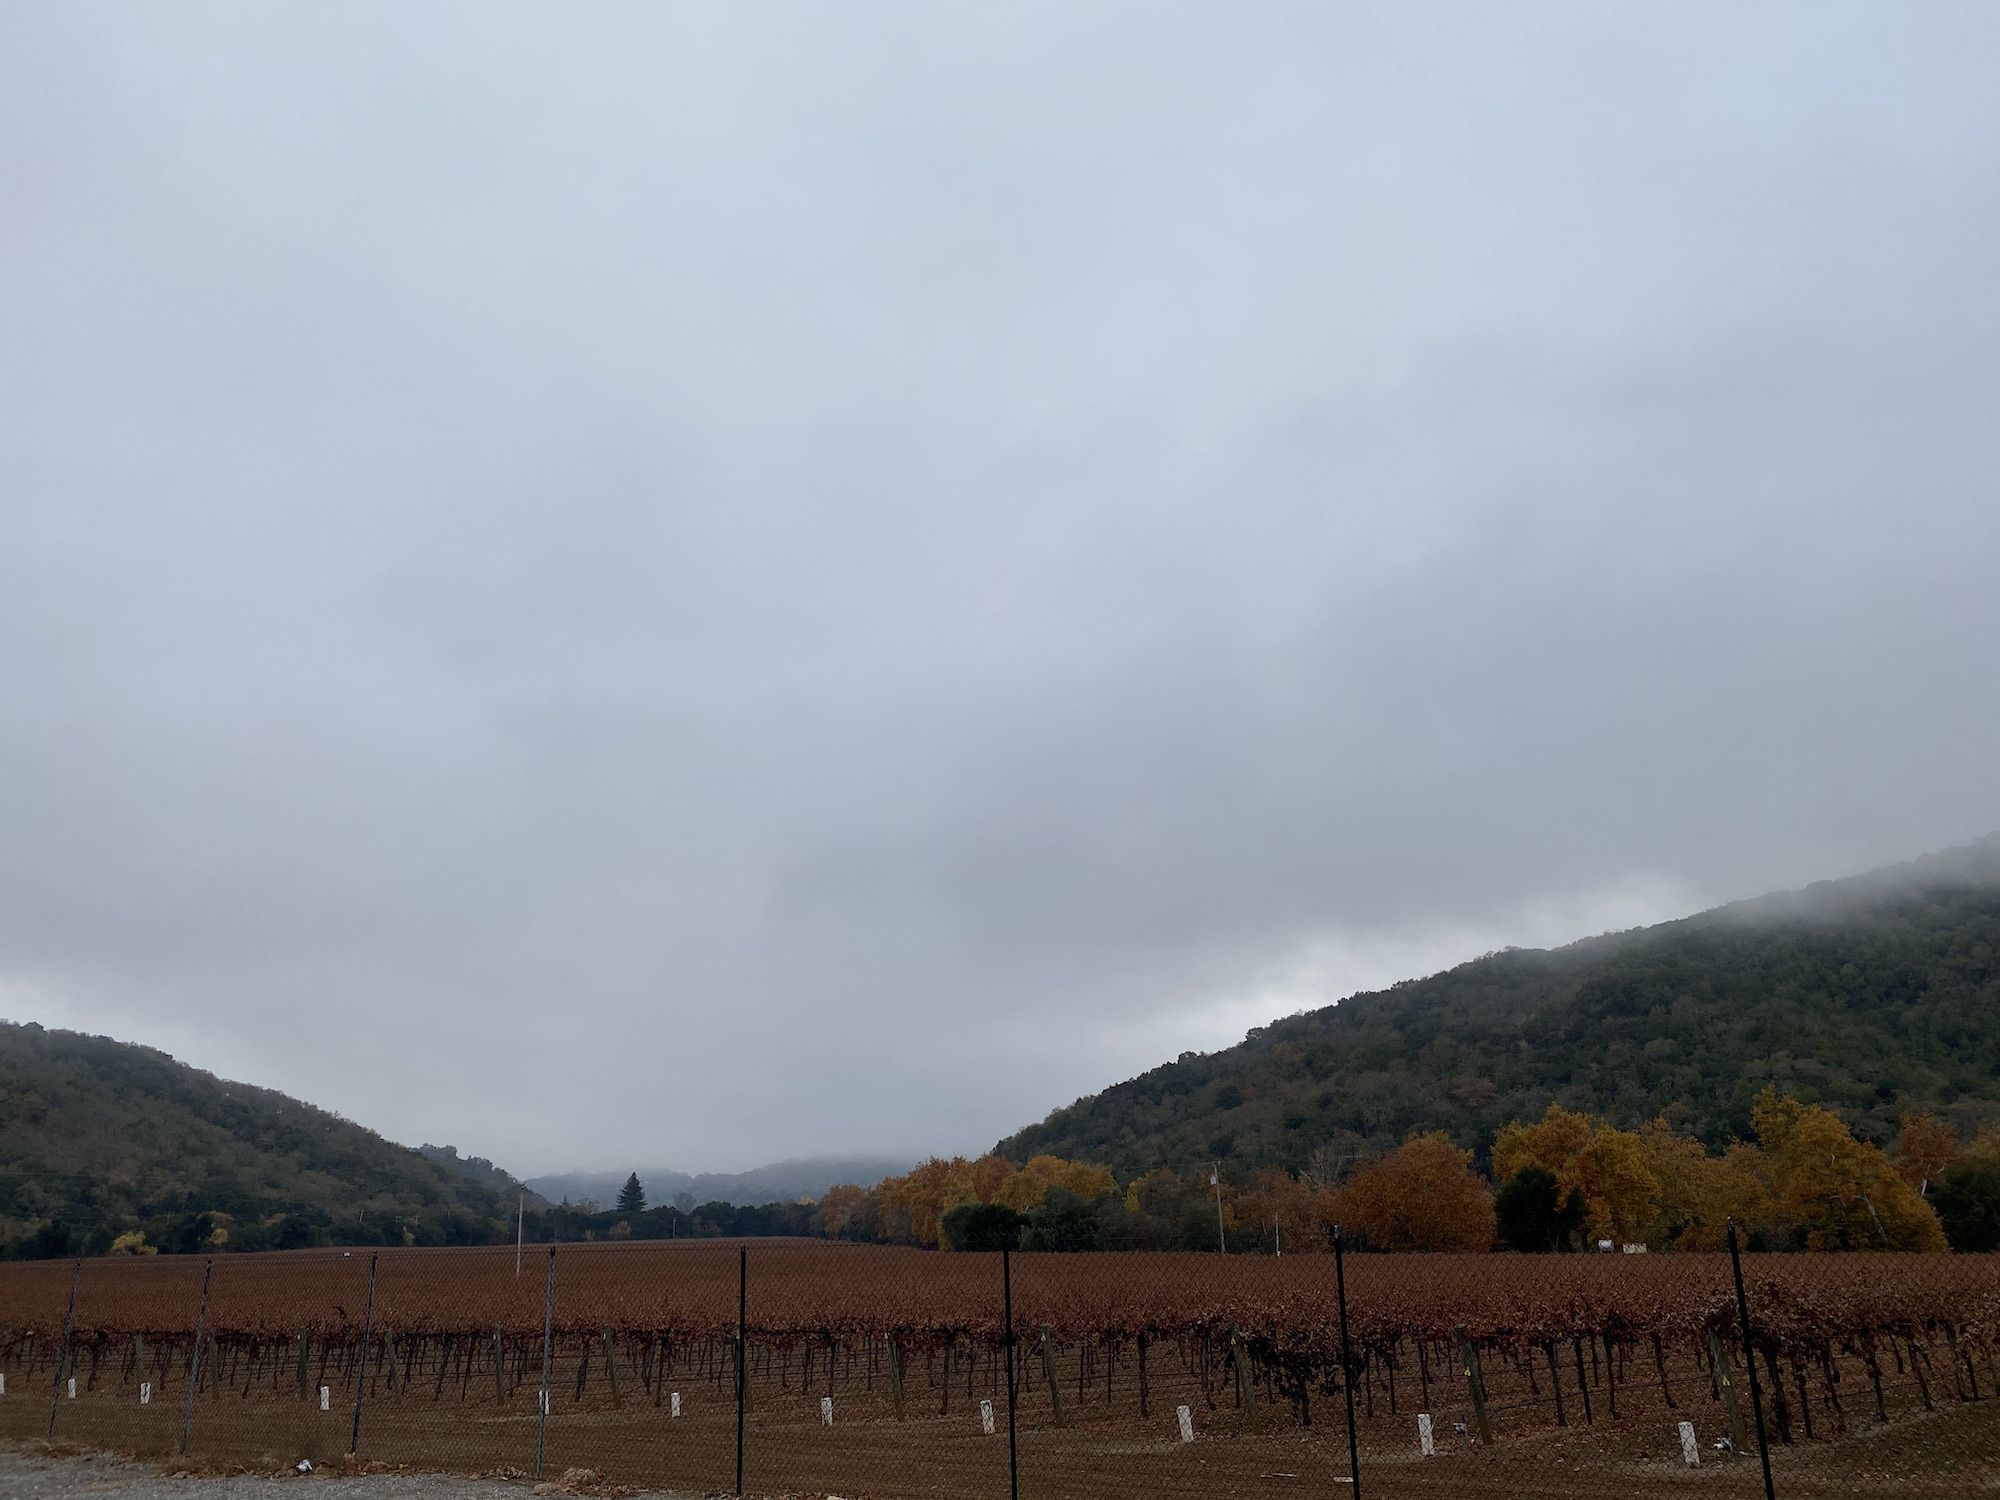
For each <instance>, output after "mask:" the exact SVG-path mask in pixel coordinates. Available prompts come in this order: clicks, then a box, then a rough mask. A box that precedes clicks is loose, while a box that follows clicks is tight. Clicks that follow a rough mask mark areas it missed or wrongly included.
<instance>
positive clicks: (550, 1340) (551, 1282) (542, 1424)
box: [535, 1245, 556, 1479]
mask: <svg viewBox="0 0 2000 1500" xmlns="http://www.w3.org/2000/svg"><path fill="white" fill-rule="evenodd" d="M555 1333H556V1247H555V1246H554V1245H551V1246H549V1275H548V1281H547V1284H546V1286H545V1287H544V1288H543V1291H542V1389H541V1394H540V1395H538V1396H537V1397H536V1398H535V1478H537V1479H540V1478H541V1477H542V1450H543V1448H544V1447H546V1446H547V1443H548V1438H549V1356H550V1354H551V1352H552V1349H553V1345H554V1341H555Z"/></svg>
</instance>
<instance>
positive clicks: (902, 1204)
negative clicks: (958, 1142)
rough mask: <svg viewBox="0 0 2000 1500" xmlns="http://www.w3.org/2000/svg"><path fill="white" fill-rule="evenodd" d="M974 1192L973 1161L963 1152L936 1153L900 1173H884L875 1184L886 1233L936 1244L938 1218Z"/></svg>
mask: <svg viewBox="0 0 2000 1500" xmlns="http://www.w3.org/2000/svg"><path fill="white" fill-rule="evenodd" d="M971 1192H972V1163H970V1162H968V1161H967V1160H966V1159H965V1158H964V1157H962V1156H953V1157H942V1156H933V1157H931V1158H930V1159H929V1160H928V1161H922V1162H918V1163H917V1165H916V1166H914V1167H912V1168H911V1169H910V1170H909V1171H908V1172H906V1173H904V1174H903V1175H902V1176H901V1177H885V1178H883V1179H882V1181H881V1182H880V1183H878V1184H877V1185H876V1188H875V1201H876V1203H877V1204H878V1205H879V1207H880V1209H881V1217H882V1229H883V1233H884V1234H885V1236H893V1237H898V1238H904V1239H908V1240H910V1241H912V1242H914V1243H916V1244H919V1245H929V1246H931V1247H933V1248H935V1247H936V1245H937V1243H938V1220H939V1219H941V1218H943V1217H944V1215H945V1213H946V1212H947V1211H948V1210H950V1209H952V1208H955V1207H956V1206H957V1205H958V1204H960V1203H967V1202H971V1201H972V1197H971Z"/></svg>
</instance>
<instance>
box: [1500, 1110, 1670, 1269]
mask: <svg viewBox="0 0 2000 1500" xmlns="http://www.w3.org/2000/svg"><path fill="white" fill-rule="evenodd" d="M1529 1167H1540V1168H1541V1169H1542V1170H1543V1171H1545V1172H1547V1173H1549V1174H1550V1175H1551V1176H1553V1177H1554V1178H1555V1180H1556V1192H1557V1196H1558V1197H1559V1198H1567V1197H1568V1196H1569V1195H1570V1194H1571V1193H1572V1192H1574V1193H1576V1194H1577V1195H1578V1196H1579V1197H1581V1198H1582V1199H1583V1217H1584V1228H1585V1230H1586V1232H1587V1233H1588V1234H1589V1235H1590V1237H1591V1238H1592V1239H1608V1240H1614V1241H1617V1242H1620V1243H1625V1242H1637V1241H1642V1240H1645V1239H1646V1238H1647V1237H1648V1235H1649V1234H1650V1233H1651V1232H1652V1231H1653V1227H1654V1223H1653V1221H1654V1216H1655V1208H1654V1198H1655V1197H1656V1195H1657V1194H1658V1192H1659V1189H1660V1185H1659V1182H1658V1180H1657V1179H1656V1178H1655V1176H1654V1175H1653V1171H1652V1168H1651V1165H1650V1162H1649V1158H1648V1154H1647V1151H1646V1148H1645V1145H1644V1143H1643V1142H1642V1141H1641V1140H1640V1139H1639V1137H1638V1136H1637V1135H1636V1134H1635V1133H1633V1132H1632V1131H1629V1130H1616V1129H1614V1128H1612V1127H1611V1126H1609V1125H1599V1124H1594V1123H1593V1122H1592V1121H1591V1118H1590V1116H1588V1115H1582V1114H1576V1113H1573V1112H1571V1111H1570V1110H1566V1109H1564V1108H1563V1107H1562V1106H1561V1105H1559V1104H1551V1105H1550V1106H1549V1107H1548V1110H1547V1112H1546V1113H1545V1114H1543V1116H1542V1118H1541V1119H1540V1120H1538V1121H1536V1122H1535V1123H1534V1124H1532V1125H1524V1124H1522V1123H1521V1122H1520V1121H1518V1120H1517V1121H1515V1122H1513V1123H1512V1124H1509V1125H1505V1126H1503V1127H1501V1130H1500V1133H1499V1134H1498V1135H1497V1136H1495V1137H1494V1139H1493V1172H1494V1175H1495V1176H1496V1177H1498V1178H1499V1179H1500V1180H1501V1181H1502V1182H1507V1181H1511V1180H1512V1179H1513V1178H1514V1177H1516V1176H1518V1175H1519V1174H1520V1173H1522V1172H1524V1171H1526V1170H1527V1169H1528V1168H1529Z"/></svg>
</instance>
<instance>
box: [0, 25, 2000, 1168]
mask: <svg viewBox="0 0 2000 1500" xmlns="http://www.w3.org/2000/svg"><path fill="white" fill-rule="evenodd" d="M1996 56H2000V6H1994V5H1992V4H1990V3H1986V0H1975V3H1968V4H1962V5H1944V4H1922V3H1909V4H1871V5H1839V4H1828V3H1823V0H1812V3H1801V4H1796V5H1760V4H1748V3H1744V0H1729V3H1726V4H1714V5H1700V4H1692V3H1688V0H1673V3H1662V4H1657V5H1636V4H1635V5H1600V4H1575V5H1534V4H1521V3H1516V4H1509V5H1505V6H1495V5H1489V4H1484V3H1479V4H1463V5H1440V4H1412V3H1409V0H1395V3H1390V4H1383V5H1356V4H1335V5H1326V4H1318V3H1315V4H1310V5H1296V6H1294V5H1276V4H1253V5H1229V6H1202V7H1193V6H1181V5H1174V4H1161V3H1159V0H1151V3H1146V4H1136V5H1128V6H1116V5H1109V4H1102V5H1088V6H1076V5H1072V4H1067V3H1065V4H1047V5H1035V4H1026V3H1020V0H1010V3H1008V4H1005V5H996V6H987V7H983V8H973V7H965V6H953V5H938V4H935V3H932V0H924V3H918V4H910V5H885V4H854V5H840V6H831V5H793V6H785V7H780V6H747V5H721V4H718V5H709V6H700V7H696V6H666V5H655V4H645V5H640V4H633V5H620V6H603V5H597V6H589V5H565V6H561V7H550V6H538V7H526V8H514V7H511V6H503V5H497V4H493V3H487V0H481V3H478V4H467V5H462V6H456V7H454V6H449V5H444V4H437V3H430V4H424V5H420V6H408V5H401V4H396V5H387V4H378V5H362V4H340V5H330V4H327V5H312V6H307V5H283V6H272V5H265V4H243V5H238V6H227V7H218V6H211V5H199V4H193V3H185V0H183V3H176V4H173V5H158V6H152V5H143V4H129V5H122V6H99V5H92V4H84V3H77V0H62V3H43V4H34V3H20V4H11V5H8V6H6V7H5V9H4V10H0V257H4V261H3V262H0V481H3V482H4V488H0V1012H4V1013H5V1014H6V1015H8V1016H10V1017H12V1018H15V1019H34V1020H40V1021H43V1022H45V1023H49V1024H59V1025H67V1026H74V1027H80V1028H83V1029H86V1030H91V1031H101V1032H107V1033H109V1034H112V1035H115V1036H119V1037H123V1038H128V1039H133V1040H140V1041H146V1042H151V1043H153V1044H155V1045H160V1046H165V1047H166V1048H168V1049H169V1050H171V1051H173V1052H175V1053H176V1054H177V1055H179V1056H182V1057H184V1058H186V1059H188V1060H190V1061H193V1062H196V1063H199V1064H201V1065H203V1066H206V1067H210V1068H213V1069H215V1070H217V1071H219V1072H222V1073H225V1074H227V1075H231V1076H237V1077H242V1078H246V1079H250V1080H253V1081H256V1082H260V1083H265V1084H269V1085H272V1086H275V1087H279V1088H282V1089H285V1090H287V1091H289V1092H292V1093H296V1094H299V1095H302V1096H304V1097H306V1098H308V1099H311V1100H313V1101H315V1102H317V1103H320V1104H324V1105H326V1106H329V1107H331V1108H335V1109H338V1110H340V1111H342V1112H343V1113H345V1114H347V1115H349V1116H350V1117H352V1118H355V1119H357V1120H361V1121H363V1122H365V1123H367V1124H370V1125H373V1126H375V1127H377V1128H378V1129H380V1130H382V1131H383V1132H384V1133H385V1134H388V1135H390V1136H391V1137H393V1138H396V1139H400V1140H405V1141H410V1142H415V1141H418V1140H421V1139H429V1140H435V1141H447V1140H448V1141H451V1142H454V1143H456V1144H458V1145H459V1146H461V1147H462V1148H465V1149H467V1150H471V1151H475V1152H479V1153H481V1154H486V1155H491V1156H493V1157H494V1158H496V1159H497V1160H499V1161H501V1162H502V1164H504V1165H506V1166H508V1167H510V1168H512V1169H514V1170H517V1171H523V1172H532V1171H540V1170H547V1169H552V1168H562V1167H570V1166H597V1167H623V1166H624V1165H625V1164H626V1163H628V1162H659V1163H665V1164H678V1165H681V1166H684V1167H686V1168H688V1169H703V1168H707V1169H729V1168H739V1167H743V1166H747V1165H750V1164H752V1163H755V1162H758V1161H761V1160H767V1159H770V1158H773V1157H777V1156H782V1155H787V1154H807V1153H814V1152H822V1151H829V1150H840V1149H890V1150H910V1151H919V1150H930V1149H937V1150H943V1151H952V1150H964V1151H973V1150H977V1149H979V1148H982V1147H984V1146H986V1145H988V1144H990V1143H991V1142H992V1141H993V1140H994V1138H996V1137H997V1136H999V1135H1001V1134H1002V1133H1004V1132H1006V1131H1009V1130H1011V1129H1013V1128H1015V1127H1017V1126H1019V1125H1022V1124H1024V1123H1027V1122H1029V1121H1031V1120H1035V1119H1039V1118H1040V1117H1041V1116H1042V1115H1043V1114H1044V1113H1046V1112H1047V1111H1048V1110H1049V1109H1050V1108H1052V1107H1054V1106H1056V1105H1059V1104H1063V1103H1066V1102H1068V1101H1069V1100H1070V1099H1072V1098H1074V1097H1075V1096H1076V1095H1078V1094H1079V1093H1083V1092H1086V1091H1089V1090H1092V1089H1095V1088H1097V1087H1101V1086H1102V1085H1104V1084H1107V1083H1110V1082H1112V1081H1115V1080H1117V1079H1119V1078H1123V1077H1126V1076H1129V1075H1130V1074H1132V1073H1134V1072H1136V1071H1138V1070H1140V1069H1143V1068H1145V1067H1149V1066H1151V1065H1153V1064H1154V1063H1156V1062H1159V1061H1161V1060H1164V1059H1167V1058H1170V1057H1172V1056H1174V1055H1175V1054H1177V1053H1179V1052H1181V1051H1183V1050H1186V1049H1191V1048H1192V1049H1203V1050H1206V1049H1211V1048H1214V1047H1218V1046H1222V1045H1226V1044H1227V1043H1229V1042H1231V1041H1233V1040H1236V1039H1237V1038H1239V1037H1240V1036H1241V1034H1242V1032H1243V1030H1244V1029H1245V1027H1246V1026H1249V1025H1253V1024H1257V1023H1260V1022H1262V1021H1265V1020H1268V1019H1270V1018H1271V1017H1272V1016H1274V1015H1278V1014H1282V1013H1285V1012H1288V1011H1291V1010H1293V1009H1296V1008H1298V1007H1301V1006H1306V1005H1314V1004H1320V1003H1325V1002H1328V1001H1331V1000H1334V999H1337V998H1338V997H1340V996H1341V995H1344V994H1347V993H1349V992H1352V991H1354V990H1356V989H1359V988H1365V987H1373V986H1377V985H1380V984H1383V983H1386V982H1388V981H1391V980H1394V979H1397V978H1400V977H1405V976H1408V975H1411V974H1416V973H1421V972H1427V971H1429V970H1432V969H1436V968H1438V967H1441V966H1443V965H1445V964H1448V963H1450V962H1453V961H1456V960H1458V959H1460V958H1464V957H1469V956H1472V955H1474V954H1477V953H1478V952H1481V951H1483V950H1485V949H1487V948H1490V947H1494V946H1498V945H1500V944H1503V943H1507V942H1519V943H1549V942H1559V941H1565V940H1568V939H1571V938H1574V937H1578V936H1582V935H1584V934H1586V933H1590V932H1594V931H1598V930H1602V929H1604V928H1607V927H1617V926H1629V925H1632V924H1634V923H1638V922H1643V921H1653V920H1658V919H1661V918H1665V917H1669V916H1675V915H1679V914H1682V913H1684V912H1686V911H1689V910H1693V909H1695V908H1697V907H1700V906H1703V905H1706V904H1712V903H1713V902H1715V901H1719V900H1722V899H1726V898H1729V897H1734V896H1740V895H1748V894H1754V893H1756V892H1759V891H1761V890H1764V889H1766V888H1770V887H1774V886H1780V885H1787V884H1795V883H1800V882H1803V881H1806V880H1810V879H1813V878H1817V877H1822V876H1829V875H1837V874H1844V873H1848V872H1850V871H1854V870H1858V869H1861V868H1864V867H1866V866H1868V865H1871V864H1875V863H1880V862H1883V861H1886V860H1892V859H1900V858H1906V857H1909V856H1911V855H1914V854H1917V853H1919V852H1922V851H1924V850H1927V849H1931V848H1935V847H1938V846H1941V845H1946V844H1952V843H1960V842H1964V841H1965V840H1967V839H1969V838H1972V837H1974V836H1977V835H1979V834H1982V833H1985V832H1987V831H1989V830H1990V829H1992V828H1993V827H1995V826H1996V825H2000V757H1996V755H1995V753H1994V746H1995V744H1996V742H1997V741H2000V694H1996V692H1995V686H1996V672H1995V642H1996V641H2000V603H1997V602H1996V600H2000V591H1996V587H1995V576H1996V562H2000V504H1996V494H1995V474H1996V472H2000V423H1996V414H2000V276H1996V274H1995V268H1996V267H2000V91H1996V90H1995V89H1994V87H1993V60H1994V58H1995V57H1996Z"/></svg>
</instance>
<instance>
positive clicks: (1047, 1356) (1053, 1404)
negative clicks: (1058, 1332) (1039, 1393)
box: [1042, 1323, 1064, 1427]
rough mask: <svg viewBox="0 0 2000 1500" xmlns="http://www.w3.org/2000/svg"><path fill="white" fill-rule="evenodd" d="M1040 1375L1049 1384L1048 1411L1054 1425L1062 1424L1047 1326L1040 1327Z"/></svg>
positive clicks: (1053, 1355) (1060, 1398) (1053, 1351)
mask: <svg viewBox="0 0 2000 1500" xmlns="http://www.w3.org/2000/svg"><path fill="white" fill-rule="evenodd" d="M1042 1374H1043V1375H1044V1376H1045V1377H1047V1379H1048V1382H1049V1410H1050V1411H1051V1412H1053V1413H1054V1414H1055V1424H1056V1426H1058V1427H1061V1426H1063V1425H1064V1423H1063V1409H1062V1387H1061V1386H1060V1385H1059V1384H1058V1383H1057V1381H1056V1355H1055V1350H1054V1348H1053V1347H1052V1346H1051V1345H1050V1343H1049V1325H1048V1324H1046V1323H1044V1324H1043V1325H1042Z"/></svg>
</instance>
